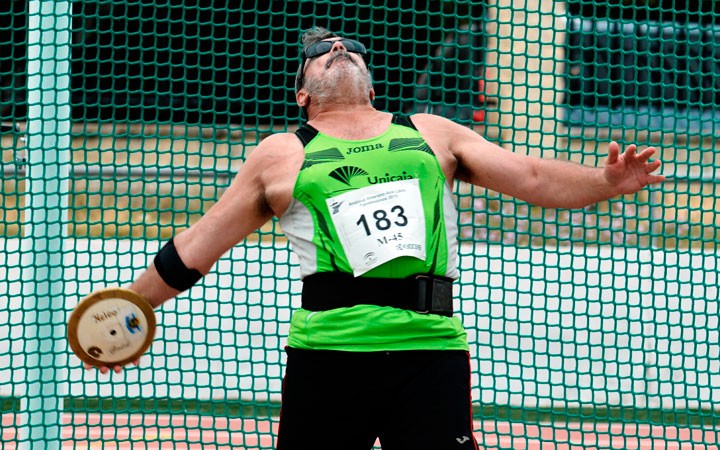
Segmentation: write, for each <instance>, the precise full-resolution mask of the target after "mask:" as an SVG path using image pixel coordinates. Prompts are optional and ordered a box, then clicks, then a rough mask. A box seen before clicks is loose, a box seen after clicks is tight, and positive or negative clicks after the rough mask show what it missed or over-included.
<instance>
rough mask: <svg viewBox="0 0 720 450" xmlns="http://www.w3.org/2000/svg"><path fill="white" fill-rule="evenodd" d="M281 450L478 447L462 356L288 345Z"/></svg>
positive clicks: (466, 362) (465, 360) (459, 353)
mask: <svg viewBox="0 0 720 450" xmlns="http://www.w3.org/2000/svg"><path fill="white" fill-rule="evenodd" d="M286 350H287V354H288V358H287V367H286V371H285V378H284V381H283V392H282V409H281V413H280V430H279V433H278V440H277V449H278V450H305V449H313V450H368V449H371V448H372V447H373V444H374V443H375V440H376V438H380V444H381V445H382V448H383V450H455V449H457V450H461V449H464V450H468V449H473V450H476V449H477V448H478V447H477V444H476V442H475V438H474V437H473V433H472V411H471V400H470V360H469V357H468V353H467V352H465V351H424V350H423V351H420V350H414V351H395V352H370V353H356V352H338V351H325V350H300V349H295V348H287V349H286Z"/></svg>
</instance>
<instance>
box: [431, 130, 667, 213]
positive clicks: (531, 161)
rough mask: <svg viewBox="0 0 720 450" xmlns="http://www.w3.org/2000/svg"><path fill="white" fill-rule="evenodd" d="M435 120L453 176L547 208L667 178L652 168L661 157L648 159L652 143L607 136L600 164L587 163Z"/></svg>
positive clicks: (633, 189) (585, 201)
mask: <svg viewBox="0 0 720 450" xmlns="http://www.w3.org/2000/svg"><path fill="white" fill-rule="evenodd" d="M437 125H439V127H438V128H435V129H436V130H442V129H443V128H444V132H445V136H447V140H446V142H447V144H448V150H449V152H450V153H451V154H452V155H453V156H454V157H455V159H456V161H457V169H456V172H455V175H456V178H458V179H460V180H463V181H467V182H469V183H471V184H474V185H477V186H482V187H485V188H488V189H491V190H494V191H496V192H500V193H503V194H507V195H510V196H513V197H516V198H518V199H521V200H524V201H527V202H528V203H531V204H534V205H538V206H542V207H546V208H568V209H571V208H581V207H584V206H587V205H590V204H594V203H597V202H600V201H603V200H607V199H609V198H612V197H615V196H618V195H623V194H632V193H635V192H638V191H639V190H641V189H643V188H644V187H645V186H647V185H649V184H654V183H660V182H662V181H663V180H665V177H664V176H663V175H658V174H655V173H654V172H655V171H656V170H657V169H658V168H659V167H660V165H661V162H660V161H659V160H655V161H650V158H651V157H652V155H653V154H654V153H655V148H653V147H648V148H645V149H644V150H642V151H639V152H638V151H637V148H636V146H635V145H629V146H627V148H626V149H625V150H624V151H622V152H621V151H620V146H619V145H618V144H617V143H616V142H611V143H610V144H609V145H608V156H607V158H606V160H605V164H604V166H603V167H590V166H585V165H581V164H577V163H574V162H570V161H563V160H559V159H545V158H537V157H533V156H527V155H520V154H517V153H514V152H511V151H508V150H505V149H503V148H501V147H499V146H497V145H495V144H493V143H491V142H488V141H487V140H485V139H483V138H482V137H481V136H480V135H478V134H477V133H475V132H474V131H472V130H470V129H468V128H466V127H463V126H461V125H458V124H455V123H453V122H450V121H447V122H445V121H444V120H443V121H440V122H439V123H438V124H437Z"/></svg>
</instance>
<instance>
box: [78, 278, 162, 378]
mask: <svg viewBox="0 0 720 450" xmlns="http://www.w3.org/2000/svg"><path fill="white" fill-rule="evenodd" d="M155 327H156V320H155V312H154V311H153V308H152V306H151V305H150V303H149V302H148V301H147V300H146V299H145V298H144V297H143V296H142V295H140V294H138V293H137V292H134V291H131V290H130V289H125V288H109V289H102V290H99V291H95V292H93V293H91V294H90V295H88V296H87V297H85V298H84V299H82V300H81V301H80V302H79V303H78V304H77V306H75V309H74V310H73V312H72V314H71V315H70V320H69V321H68V329H67V338H68V342H69V343H70V348H71V349H72V351H73V352H74V353H75V355H77V357H78V358H80V360H81V361H83V362H84V363H85V368H86V369H89V368H91V367H93V366H95V367H98V368H99V369H100V371H101V372H102V373H107V372H108V371H109V370H110V369H113V370H114V371H115V372H116V373H117V372H120V371H121V370H122V366H124V365H125V364H128V363H130V362H132V363H134V364H135V365H138V363H139V358H140V356H141V355H143V354H144V353H145V352H146V351H147V350H148V348H149V347H150V345H151V344H152V341H153V339H154V337H155Z"/></svg>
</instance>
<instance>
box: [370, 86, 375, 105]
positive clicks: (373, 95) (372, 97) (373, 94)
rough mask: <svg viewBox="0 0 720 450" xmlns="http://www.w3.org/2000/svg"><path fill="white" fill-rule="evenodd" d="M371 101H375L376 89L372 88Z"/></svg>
mask: <svg viewBox="0 0 720 450" xmlns="http://www.w3.org/2000/svg"><path fill="white" fill-rule="evenodd" d="M370 101H371V102H372V101H375V89H373V88H370Z"/></svg>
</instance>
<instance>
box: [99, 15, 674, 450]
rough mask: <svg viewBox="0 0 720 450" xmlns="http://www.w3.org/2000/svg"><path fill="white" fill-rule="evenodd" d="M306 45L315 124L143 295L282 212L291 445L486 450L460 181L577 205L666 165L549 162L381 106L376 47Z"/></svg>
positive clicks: (194, 273) (176, 254) (177, 249)
mask: <svg viewBox="0 0 720 450" xmlns="http://www.w3.org/2000/svg"><path fill="white" fill-rule="evenodd" d="M303 46H304V49H303V53H302V61H301V65H300V67H299V69H298V74H297V80H296V99H297V103H298V105H299V106H300V107H301V108H302V110H303V112H304V114H306V116H307V119H308V122H307V124H306V125H305V126H303V127H301V128H300V129H299V130H298V131H297V132H296V133H281V134H276V135H272V136H270V137H268V138H266V139H265V140H264V141H263V142H262V143H260V145H259V146H258V147H257V149H256V150H255V151H254V152H253V153H252V154H251V155H250V156H249V157H248V158H247V161H246V162H245V164H244V165H243V167H242V169H241V170H240V172H239V173H238V175H237V177H236V178H235V180H234V181H233V183H232V184H231V186H230V187H229V188H228V190H227V191H226V192H225V193H224V195H223V196H222V197H221V198H220V200H219V201H218V203H217V204H216V205H215V206H213V207H212V208H211V209H210V210H209V211H208V212H207V213H206V214H205V215H204V216H203V217H202V219H200V220H199V221H198V222H197V223H196V224H195V225H193V226H192V227H190V228H189V229H188V230H186V231H184V232H182V233H180V234H178V235H177V236H175V237H174V239H173V240H171V241H170V242H169V243H168V244H166V245H165V246H164V247H163V249H162V250H161V251H160V252H159V253H158V255H157V256H156V258H155V260H154V262H153V264H151V265H150V267H149V268H148V270H147V271H146V272H144V273H143V274H142V275H141V276H140V277H139V278H138V279H137V280H136V281H135V282H134V283H132V285H131V286H130V288H131V289H132V290H134V291H136V292H138V293H140V294H142V295H144V296H145V297H147V298H148V299H149V301H150V302H151V303H152V305H153V306H155V307H157V306H159V305H160V304H161V303H163V302H164V301H165V300H167V299H169V298H171V297H174V296H175V295H177V294H178V293H179V292H181V291H183V290H185V289H188V288H189V287H191V286H192V285H193V284H194V283H195V282H197V280H198V279H199V278H200V277H201V276H202V275H203V274H206V273H208V272H209V271H210V270H211V268H212V266H213V264H214V263H215V262H216V261H217V260H218V259H219V258H220V257H221V256H222V255H223V254H224V253H225V252H227V251H228V250H229V249H231V248H232V247H233V246H234V245H236V244H237V243H238V242H240V241H242V240H243V239H245V238H246V237H247V236H248V235H249V234H250V233H252V232H253V231H254V230H256V229H257V228H259V227H260V226H262V225H263V224H264V223H265V222H267V221H268V220H270V219H271V217H272V216H273V215H274V216H277V217H279V218H280V224H281V226H282V229H283V231H284V232H285V233H286V234H287V236H288V238H289V240H290V243H291V245H292V246H293V249H294V251H295V252H296V253H297V254H298V256H299V260H300V270H301V276H302V278H303V282H304V285H303V295H302V309H299V310H298V311H296V312H295V313H294V315H293V318H292V322H291V327H290V333H289V336H288V347H287V353H288V359H287V367H286V374H285V378H284V383H283V405H282V412H281V418H280V428H279V436H278V442H277V445H278V449H280V450H285V449H305V448H313V449H343V450H353V449H370V448H371V447H372V445H373V443H374V442H375V440H376V438H378V437H379V438H380V441H381V444H382V446H383V449H384V450H394V449H395V450H409V449H413V450H417V449H428V450H430V449H432V450H438V449H475V448H477V444H476V443H475V440H474V438H473V434H472V416H471V399H470V364H469V355H468V344H467V339H466V334H465V331H464V330H463V327H462V325H461V322H460V320H459V318H458V317H457V316H453V305H452V280H453V279H455V278H457V276H458V271H457V240H456V235H457V225H456V223H457V222H456V219H457V210H456V207H455V204H454V199H453V195H452V185H453V182H454V180H455V179H459V180H462V181H466V182H468V183H472V184H474V185H478V186H484V187H486V188H488V189H492V190H495V191H498V192H502V193H505V194H508V195H512V196H514V197H517V198H519V199H522V200H525V201H527V202H530V203H533V204H535V205H540V206H543V207H557V208H579V207H583V206H585V205H588V204H593V203H596V202H599V201H602V200H606V199H608V198H611V197H614V196H617V195H621V194H631V193H634V192H637V191H639V190H640V189H642V188H644V187H645V186H646V185H648V184H650V183H658V182H660V181H662V180H663V179H664V178H663V177H662V176H661V175H654V174H652V172H654V171H655V170H656V169H658V168H659V166H660V162H659V161H655V162H648V160H649V158H650V156H651V155H652V154H653V153H654V149H653V148H648V149H645V150H643V151H642V152H639V153H637V152H636V149H635V146H634V145H630V146H628V147H627V149H626V150H625V151H624V152H623V153H622V154H620V149H619V147H618V145H617V144H616V143H611V144H610V145H609V148H608V153H609V154H608V157H607V160H606V162H605V166H604V168H591V167H585V166H581V165H577V164H573V163H569V162H564V161H559V160H546V159H539V158H534V157H529V156H524V155H518V154H515V153H512V152H508V151H505V150H503V149H502V148H500V147H498V146H496V145H494V144H491V143H489V142H487V141H486V140H484V139H483V138H482V137H480V136H479V135H478V134H476V133H475V132H473V131H471V130H469V129H468V128H466V127H463V126H460V125H457V124H455V123H453V122H451V121H449V120H447V119H445V118H442V117H439V116H434V115H429V114H415V115H413V116H411V117H402V116H397V115H392V114H389V113H386V112H381V111H378V110H376V109H374V108H373V106H372V101H373V98H374V91H373V87H372V83H371V78H370V74H369V70H368V67H367V65H366V63H365V61H364V60H363V58H364V57H366V56H367V51H366V49H365V47H364V46H363V45H362V44H361V43H359V42H357V41H354V40H349V39H344V38H340V37H339V36H336V35H335V34H332V33H330V32H328V31H327V30H325V29H322V28H314V29H311V30H309V31H308V32H306V33H305V34H304V36H303ZM114 369H115V370H116V371H119V370H120V367H115V368H114ZM108 370H109V369H108V368H103V369H102V371H103V373H105V372H107V371H108Z"/></svg>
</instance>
